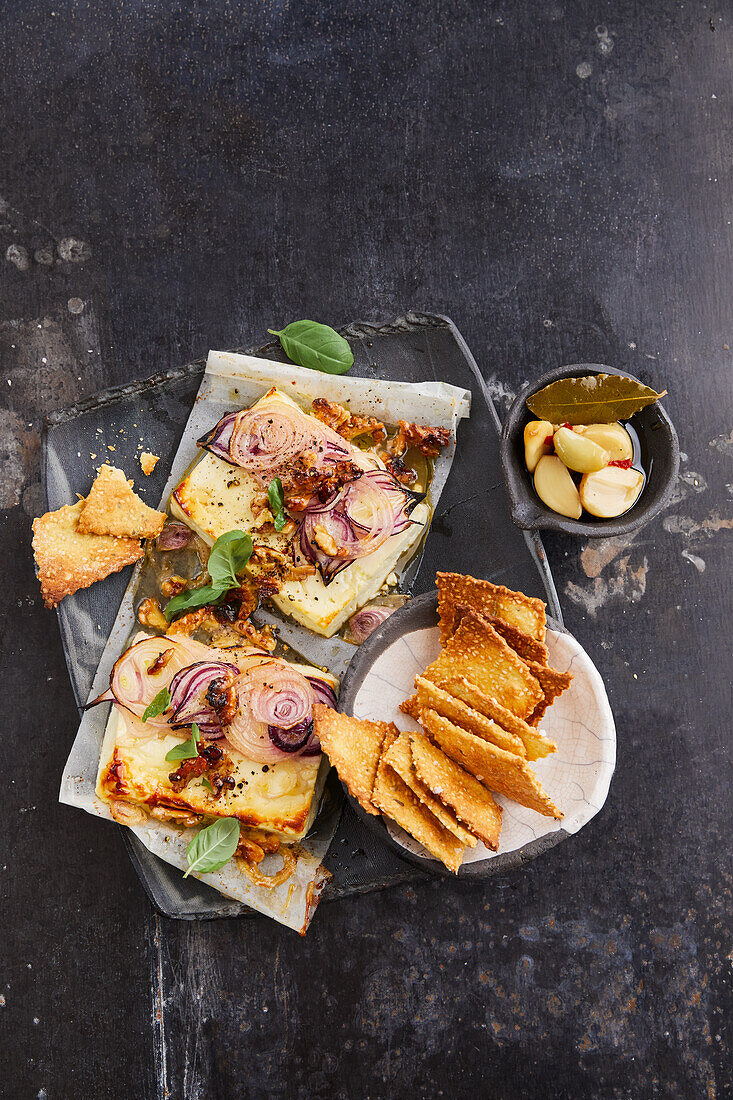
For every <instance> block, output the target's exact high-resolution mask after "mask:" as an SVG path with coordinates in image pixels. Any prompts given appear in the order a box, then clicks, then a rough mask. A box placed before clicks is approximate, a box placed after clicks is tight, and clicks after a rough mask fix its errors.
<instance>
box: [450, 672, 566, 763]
mask: <svg viewBox="0 0 733 1100" xmlns="http://www.w3.org/2000/svg"><path fill="white" fill-rule="evenodd" d="M444 688H445V691H446V692H450V693H451V694H452V695H455V696H456V697H457V698H458V699H460V700H462V701H463V702H464V703H466V704H467V705H468V706H469V707H471V708H473V710H474V711H479V712H480V713H481V714H484V715H486V717H487V718H490V719H491V720H492V721H493V722H494V723H495V725H498V726H501V727H502V729H505V730H506V731H507V732H509V733H512V734H514V735H515V736H516V737H518V738H519V739H520V741H521V742H522V744H523V745H524V749H525V754H526V756H527V759H528V760H539V759H540V758H541V757H543V756H548V755H549V753H551V752H554V751H555V749H556V748H557V745H556V744H555V742H554V741H551V740H550V738H549V737H547V735H546V734H544V733H543V732H542V730H538V729H535V727H534V726H530V725H529V723H527V722H525V721H524V719H522V718H517V716H516V714H512V712H511V711H510V710H507V709H506V707H503V706H502V705H501V703H498V702H497V701H496V699H494V698H493V696H491V695H487V694H486V693H485V692H483V691H481V690H480V689H479V688H477V687H475V686H474V685H473V684H471V683H469V681H468V680H466V679H464V678H463V677H460V676H458V677H456V678H455V679H454V680H446V682H445V684H444ZM540 705H541V704H540ZM432 709H433V710H437V712H438V714H443V712H442V711H441V709H440V707H433V708H432ZM443 716H444V717H445V718H451V715H450V714H445V715H443ZM456 724H457V725H459V726H461V725H465V723H463V722H458V723H456ZM466 728H468V727H466ZM469 732H471V733H476V732H478V731H477V730H470V731H469ZM487 740H491V738H487ZM499 748H504V746H503V745H500V746H499ZM520 755H523V754H521V753H520Z"/></svg>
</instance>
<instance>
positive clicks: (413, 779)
mask: <svg viewBox="0 0 733 1100" xmlns="http://www.w3.org/2000/svg"><path fill="white" fill-rule="evenodd" d="M382 759H383V761H384V763H385V764H387V765H389V767H390V768H392V770H393V771H395V772H397V775H398V776H399V777H400V779H401V780H402V782H403V783H406V784H407V786H408V787H409V788H410V790H411V791H412V793H413V794H414V795H415V796H416V797H417V798H418V799H419V800H420V802H422V804H423V806H426V807H427V809H428V810H430V812H431V814H432V815H433V816H434V817H437V819H438V821H439V822H440V824H441V825H442V826H443V827H444V828H445V829H447V830H448V832H450V833H453V836H454V837H455V838H456V840H460V842H461V843H462V844H465V845H466V846H467V847H469V848H475V847H476V837H475V836H474V835H473V833H470V832H469V831H468V829H466V828H464V826H463V825H461V823H460V821H459V820H458V818H457V817H456V815H455V812H454V811H453V810H452V809H451V808H450V807H449V806H444V805H443V803H442V802H441V801H440V799H438V798H436V797H435V795H434V794H433V793H432V791H429V790H428V788H427V787H426V786H425V784H424V783H423V782H422V781H421V780H420V779H418V777H417V775H416V774H415V769H414V767H413V765H412V752H411V750H410V735H409V733H401V734H400V735H399V737H398V738H397V740H396V741H393V743H392V744H391V745H390V747H389V748H388V749H387V751H386V752H384V753H383V754H382Z"/></svg>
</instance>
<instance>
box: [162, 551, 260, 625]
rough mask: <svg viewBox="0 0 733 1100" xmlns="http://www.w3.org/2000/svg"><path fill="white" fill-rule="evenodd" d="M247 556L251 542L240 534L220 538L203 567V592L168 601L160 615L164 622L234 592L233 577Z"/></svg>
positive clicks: (236, 583) (195, 592) (186, 594)
mask: <svg viewBox="0 0 733 1100" xmlns="http://www.w3.org/2000/svg"><path fill="white" fill-rule="evenodd" d="M251 555H252V539H251V538H250V537H249V535H245V534H244V532H243V531H227V533H226V534H225V535H220V536H219V538H218V539H217V540H216V542H215V543H214V545H213V546H212V548H211V553H210V554H209V561H208V564H207V566H206V568H207V569H208V571H209V576H210V577H211V584H205V585H204V586H203V588H191V589H189V591H188V592H181V593H180V595H178V596H174V597H173V599H172V600H169V601H168V603H167V604H166V606H165V611H164V612H163V614H164V615H165V617H166V619H167V620H168V622H170V621H171V619H172V618H173V616H174V615H178V613H179V612H180V611H190V610H192V609H193V608H195V607H203V606H204V604H207V603H214V602H215V601H216V600H218V599H219V597H220V596H223V595H224V593H225V592H228V591H229V589H230V588H236V587H237V585H238V584H239V581H238V579H237V574H238V573H241V572H242V570H243V569H244V567H245V566H246V564H247V562H248V561H249V559H250V557H251Z"/></svg>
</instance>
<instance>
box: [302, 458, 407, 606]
mask: <svg viewBox="0 0 733 1100" xmlns="http://www.w3.org/2000/svg"><path fill="white" fill-rule="evenodd" d="M422 499H423V497H422V495H421V494H419V493H412V492H411V491H410V490H409V489H405V488H404V487H403V486H402V485H400V484H399V482H397V481H396V480H395V479H394V478H393V477H392V475H391V474H389V473H387V472H386V471H385V470H370V471H367V472H365V473H364V474H362V476H361V477H360V478H359V479H358V480H357V481H352V482H350V483H349V484H348V485H346V486H344V488H343V489H341V491H340V492H339V493H337V494H335V495H334V496H333V497H331V498H330V499H329V500H328V501H327V502H326V503H320V502H319V503H317V504H315V505H314V506H313V507H309V508H308V510H307V511H306V513H305V515H304V516H303V518H302V520H301V522H300V529H299V532H298V545H299V547H300V552H301V554H302V555H303V557H304V558H305V559H306V560H307V561H309V562H310V563H311V564H312V565H317V566H318V569H319V571H320V573H321V577H322V578H323V582H324V584H326V585H328V584H330V582H331V581H332V580H333V578H334V577H335V576H336V575H337V574H338V573H340V572H341V570H342V569H345V568H346V567H347V566H348V565H350V564H351V562H353V561H356V560H357V558H362V557H365V556H366V555H367V554H371V553H373V551H375V550H377V549H379V547H380V546H382V545H383V543H385V542H386V541H387V539H388V538H389V537H390V536H391V535H394V534H399V533H400V532H401V531H404V530H405V529H406V528H407V527H408V526H409V525H410V523H412V522H413V521H412V520H411V519H410V513H411V512H412V510H413V508H414V507H415V506H416V505H417V504H418V503H419V501H420V500H422ZM319 528H320V530H321V532H323V533H325V534H326V535H327V536H329V537H330V539H331V540H332V541H333V543H334V544H335V545H336V546H337V547H338V551H339V552H338V553H337V554H329V553H327V551H326V550H324V549H323V547H322V546H320V545H319V540H318V535H319ZM321 541H324V540H323V539H322V540H321Z"/></svg>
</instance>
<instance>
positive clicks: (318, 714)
mask: <svg viewBox="0 0 733 1100" xmlns="http://www.w3.org/2000/svg"><path fill="white" fill-rule="evenodd" d="M313 731H314V733H315V734H316V736H317V737H318V739H319V741H320V742H321V748H322V749H323V751H324V752H325V753H326V755H327V756H328V759H329V760H330V761H331V763H332V764H333V766H334V768H335V769H336V771H337V772H338V774H339V779H342V780H343V782H344V783H345V784H346V786H347V787H348V788H349V791H350V793H351V794H352V795H353V796H354V798H355V799H356V801H357V802H358V803H359V805H360V806H361V807H362V808H363V809H364V810H366V812H367V813H369V814H374V815H375V816H376V817H378V816H379V810H378V809H376V807H375V806H374V804H373V802H372V790H373V788H374V779H375V776H376V774H377V765H378V764H379V757H380V754H381V752H382V746H383V744H384V740H385V737H387V736H389V739H390V743H391V741H392V740H394V739H395V738H396V737H397V736H398V735H399V731H398V730H397V728H396V727H395V726H393V725H392V724H391V723H390V722H367V721H365V720H362V719H359V718H350V717H349V716H348V715H347V714H339V712H338V711H335V710H332V709H331V708H330V707H327V706H325V705H324V704H323V703H315V704H314V706H313Z"/></svg>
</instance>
